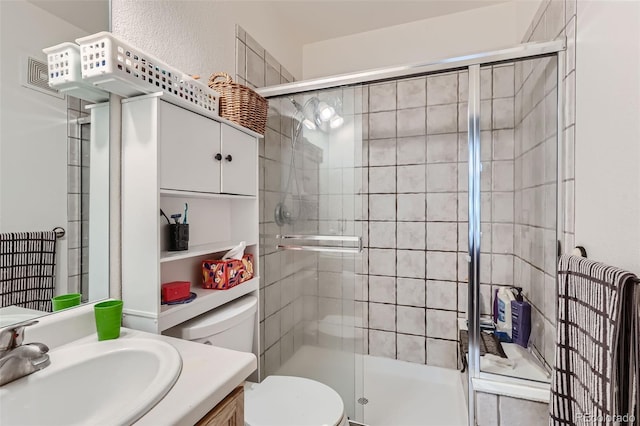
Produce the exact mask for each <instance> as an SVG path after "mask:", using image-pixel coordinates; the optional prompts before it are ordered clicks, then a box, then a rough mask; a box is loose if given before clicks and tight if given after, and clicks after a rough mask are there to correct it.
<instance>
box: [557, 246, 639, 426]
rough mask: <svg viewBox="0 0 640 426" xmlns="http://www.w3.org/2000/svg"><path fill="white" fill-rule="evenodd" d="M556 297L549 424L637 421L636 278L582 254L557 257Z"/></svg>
mask: <svg viewBox="0 0 640 426" xmlns="http://www.w3.org/2000/svg"><path fill="white" fill-rule="evenodd" d="M558 296H559V305H558V326H557V340H556V354H555V357H556V359H555V367H554V374H553V383H552V386H551V393H552V396H551V406H550V410H551V417H550V421H549V424H550V425H554V426H560V425H586V424H597V425H610V424H624V425H627V424H633V425H635V424H637V422H638V421H639V420H640V419H639V418H638V405H639V404H638V391H637V386H638V378H639V377H640V371H639V369H638V368H639V367H638V366H639V364H638V344H639V341H638V331H639V328H638V326H639V324H638V321H639V320H638V313H639V311H638V302H639V299H638V297H639V292H638V285H637V278H636V276H635V275H633V274H632V273H630V272H627V271H624V270H621V269H618V268H614V267H611V266H607V265H603V264H601V263H597V262H594V261H591V260H588V259H585V258H583V257H576V256H562V257H561V258H560V263H559V266H558ZM625 415H626V417H625Z"/></svg>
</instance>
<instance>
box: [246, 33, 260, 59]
mask: <svg viewBox="0 0 640 426" xmlns="http://www.w3.org/2000/svg"><path fill="white" fill-rule="evenodd" d="M245 42H246V43H247V47H248V48H250V49H252V50H253V51H254V52H256V53H257V54H258V55H259V56H260V57H261V58H262V59H264V47H262V46H261V45H260V43H258V42H257V41H256V40H255V39H254V38H253V37H251V35H249V33H245Z"/></svg>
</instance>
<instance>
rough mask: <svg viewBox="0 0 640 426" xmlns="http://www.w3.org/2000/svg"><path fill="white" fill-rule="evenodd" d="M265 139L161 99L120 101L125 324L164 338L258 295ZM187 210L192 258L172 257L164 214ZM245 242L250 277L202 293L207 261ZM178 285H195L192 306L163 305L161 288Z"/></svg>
mask: <svg viewBox="0 0 640 426" xmlns="http://www.w3.org/2000/svg"><path fill="white" fill-rule="evenodd" d="M259 137H261V135H258V134H256V133H254V132H251V131H250V130H247V129H244V128H242V127H240V126H237V125H235V124H233V123H230V122H228V121H226V120H222V119H219V118H218V119H215V118H211V117H205V116H202V115H199V114H197V113H195V112H191V111H188V110H185V109H183V108H181V107H177V106H175V105H172V104H169V103H167V102H166V101H164V100H163V98H162V96H161V94H152V95H145V96H140V97H137V98H130V99H125V100H123V101H122V299H123V301H124V309H123V313H124V319H123V320H124V324H125V326H127V327H130V328H134V329H139V330H143V331H148V332H154V333H161V332H162V331H163V330H166V329H168V328H170V327H173V326H175V325H177V324H180V323H182V322H184V321H187V320H189V319H191V318H193V317H195V316H197V315H200V314H202V313H205V312H207V311H210V310H211V309H214V308H216V307H218V306H220V305H222V304H224V303H227V302H229V301H231V300H233V299H235V298H238V297H240V296H242V295H245V294H254V295H256V296H258V288H259V280H260V277H259V276H258V271H259V270H260V269H259V265H258V259H259V253H258V240H259V238H258V234H259V232H258V214H259V210H258V198H257V196H256V194H257V189H258V181H257V168H258V149H257V145H258V138H259ZM217 154H220V157H219V158H218V159H216V155H217ZM226 156H229V158H228V159H227V158H225V157H226ZM185 204H188V205H189V212H188V217H189V219H188V223H189V234H190V238H189V250H186V251H177V252H176V251H173V252H170V251H167V248H168V247H167V238H166V237H167V233H168V225H167V221H166V220H165V219H164V218H163V217H161V216H160V209H162V210H163V211H164V212H165V213H166V214H167V215H168V216H170V215H171V214H173V213H184V208H185ZM240 241H245V242H246V243H247V252H248V253H251V254H253V256H254V274H255V276H254V278H253V279H252V280H250V281H247V282H245V283H242V284H239V285H237V286H236V287H233V288H231V289H229V290H208V289H203V288H202V284H201V280H202V268H201V266H202V261H203V260H206V259H219V258H220V257H221V256H222V255H223V254H224V253H225V252H226V251H228V250H229V249H230V248H232V247H233V246H235V245H236V244H238V243H239V242H240ZM177 280H180V281H190V282H191V291H192V292H193V293H196V295H197V297H196V299H195V300H193V301H192V302H190V303H188V304H183V305H172V306H167V305H161V298H160V289H161V285H162V284H163V283H166V282H171V281H177ZM258 318H259V315H256V322H255V338H254V342H255V343H254V353H256V354H259V347H258V345H259V327H258Z"/></svg>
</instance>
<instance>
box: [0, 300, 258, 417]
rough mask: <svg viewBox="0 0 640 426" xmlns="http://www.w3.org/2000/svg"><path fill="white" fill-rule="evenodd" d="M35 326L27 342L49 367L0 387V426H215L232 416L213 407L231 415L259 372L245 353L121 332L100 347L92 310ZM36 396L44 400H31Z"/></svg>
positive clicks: (72, 312)
mask: <svg viewBox="0 0 640 426" xmlns="http://www.w3.org/2000/svg"><path fill="white" fill-rule="evenodd" d="M39 321H40V322H39V323H38V324H36V325H33V326H30V327H28V328H27V330H26V333H25V336H26V338H25V343H28V342H40V343H44V344H46V345H47V346H49V348H50V351H49V356H50V359H51V365H49V366H48V367H46V368H44V369H43V370H40V371H38V372H36V373H33V374H31V375H29V376H26V377H23V378H22V379H20V380H16V381H14V382H12V383H9V384H6V385H4V386H2V387H0V405H1V406H2V407H3V409H2V410H0V423H1V424H16V422H17V423H28V424H46V423H55V424H131V423H134V424H139V425H158V424H176V425H193V424H196V423H198V421H199V420H200V419H203V418H205V417H206V418H207V421H211V423H202V424H216V423H215V422H216V421H217V418H219V417H220V416H227V417H226V418H227V419H228V418H229V416H228V414H229V413H228V412H222V413H220V412H219V411H220V410H215V407H216V406H222V408H225V407H227V411H228V406H229V405H230V404H229V401H231V402H233V401H234V399H235V400H237V399H238V393H237V392H234V390H235V389H236V388H237V387H238V386H239V385H241V384H242V383H243V382H244V379H245V378H246V377H247V376H248V375H249V374H251V372H253V371H254V370H255V369H256V366H257V363H256V357H255V356H254V355H252V354H250V353H242V352H236V351H231V350H228V349H222V348H216V347H213V346H207V345H202V344H197V343H192V342H189V341H185V340H179V339H174V338H171V337H166V336H160V335H156V334H151V333H146V332H141V331H136V330H131V329H126V328H123V329H122V331H121V336H120V338H119V339H115V340H106V341H102V342H98V341H97V337H96V334H95V321H94V315H93V305H85V306H82V307H79V308H76V309H71V310H69V311H65V312H61V313H58V314H56V315H50V316H47V317H43V318H41V319H40V320H39ZM38 393H41V394H42V396H43V399H40V398H38V399H37V400H34V398H37V394H38ZM45 394H46V398H45V397H44V395H45ZM230 394H231V396H230V398H229V399H228V400H226V401H225V398H226V397H227V395H230ZM34 395H35V396H34ZM240 395H241V393H240ZM69 400H72V401H74V402H73V403H69ZM34 401H35V403H36V404H37V409H36V407H33V406H32V405H33V404H34ZM57 401H63V402H65V403H64V404H56V402H57ZM221 403H222V404H221ZM70 406H71V407H75V409H74V410H73V411H70V410H69V409H68V407H70ZM10 408H12V409H10ZM61 408H64V409H61ZM236 408H237V411H236V413H235V414H234V413H231V415H232V416H233V415H236V419H238V420H241V419H242V412H241V409H242V405H241V404H238V405H237V407H236ZM212 411H214V413H215V415H216V416H217V417H216V416H214V417H213V418H212V417H211V415H209V413H210V412H212ZM29 422H31V423H29ZM225 424H238V425H241V424H243V423H240V422H238V423H225Z"/></svg>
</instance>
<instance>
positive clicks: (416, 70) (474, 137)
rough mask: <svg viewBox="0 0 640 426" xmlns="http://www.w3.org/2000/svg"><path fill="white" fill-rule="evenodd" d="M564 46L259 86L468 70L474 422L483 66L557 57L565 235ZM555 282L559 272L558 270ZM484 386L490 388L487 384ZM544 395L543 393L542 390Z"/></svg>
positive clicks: (285, 91) (277, 90)
mask: <svg viewBox="0 0 640 426" xmlns="http://www.w3.org/2000/svg"><path fill="white" fill-rule="evenodd" d="M565 49H566V41H565V39H558V40H554V41H549V42H534V43H525V44H521V45H518V46H515V47H510V48H506V49H501V50H495V51H489V52H481V53H475V54H470V55H464V56H458V57H453V58H447V59H442V60H438V61H433V62H422V63H413V64H408V65H401V66H394V67H387V68H378V69H373V70H367V71H361V72H354V73H348V74H340V75H336V76H331V77H322V78H317V79H312V80H306V81H299V82H294V83H287V84H280V85H276V86H270V87H264V88H260V89H256V91H257V92H258V93H259V94H260V95H261V96H263V97H265V98H271V97H276V96H284V95H294V94H300V93H304V92H310V91H317V90H323V89H331V88H338V87H344V86H350V85H357V84H370V83H376V82H382V81H386V80H394V79H398V78H407V77H412V76H422V75H428V74H435V73H442V72H447V71H459V70H464V69H467V70H468V71H469V102H468V144H469V254H468V256H467V262H468V263H469V289H468V307H467V320H468V329H469V361H468V364H469V368H468V372H469V380H468V385H469V386H468V392H469V393H468V421H469V425H474V424H475V411H476V408H475V391H477V390H481V389H482V388H484V389H485V390H486V389H490V388H491V387H492V386H491V383H490V382H491V381H492V378H494V377H495V375H491V374H487V373H484V374H483V373H481V372H480V349H479V348H480V346H479V338H480V327H479V324H480V309H479V296H480V240H481V233H480V213H481V212H480V210H481V208H480V172H481V170H482V165H481V163H480V68H481V67H483V66H488V65H495V64H499V63H506V62H512V61H518V60H527V59H536V58H543V57H556V58H557V61H558V62H557V64H558V67H557V85H558V89H557V96H558V99H557V129H556V130H557V136H556V137H557V171H558V174H557V182H558V184H557V188H558V189H557V194H556V202H557V205H556V214H557V218H556V219H557V225H556V237H557V239H558V240H560V238H561V237H562V228H561V227H562V224H563V223H564V217H563V210H564V209H563V208H562V207H563V202H564V194H563V188H562V187H563V185H562V183H563V182H564V174H563V173H564V169H563V167H561V166H560V165H562V164H563V161H564V160H563V153H562V149H561V147H562V146H563V140H562V139H563V130H564V110H563V108H562V106H563V105H564V95H563V93H564V90H563V89H564V86H563V78H564V69H565V60H564V56H563V55H560V52H562V51H564V50H565ZM556 280H557V274H556ZM485 386H486V387H485ZM542 393H543V392H542ZM542 393H541V398H542Z"/></svg>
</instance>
